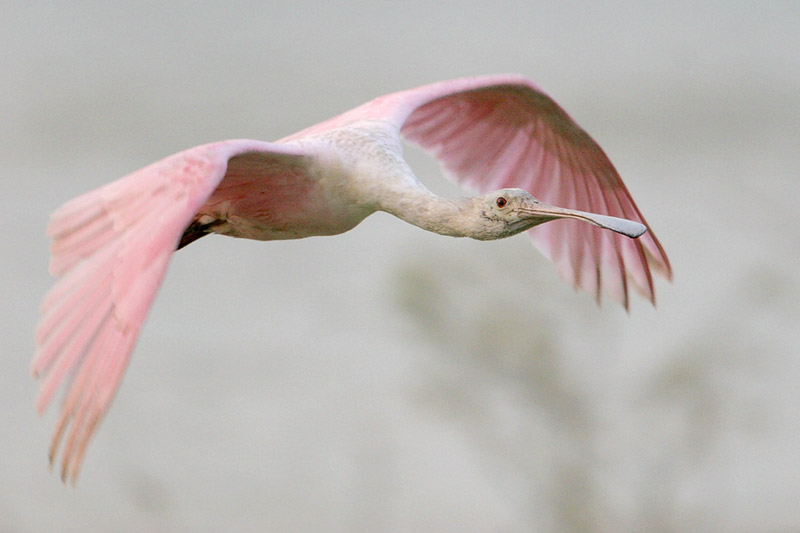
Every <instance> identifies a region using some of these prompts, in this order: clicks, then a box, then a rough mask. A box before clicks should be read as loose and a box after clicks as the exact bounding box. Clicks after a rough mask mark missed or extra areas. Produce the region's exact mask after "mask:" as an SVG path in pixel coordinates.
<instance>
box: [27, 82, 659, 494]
mask: <svg viewBox="0 0 800 533" xmlns="http://www.w3.org/2000/svg"><path fill="white" fill-rule="evenodd" d="M401 138H405V139H406V140H408V141H411V142H414V143H417V144H419V145H421V146H422V147H423V148H425V149H427V150H428V151H429V152H431V153H432V154H433V155H434V156H435V157H437V158H438V159H439V160H440V161H441V162H442V163H443V165H444V167H445V169H446V170H447V171H448V172H449V173H450V174H451V175H452V176H453V177H455V179H457V180H459V181H460V182H462V183H465V184H466V185H471V186H473V187H474V188H477V189H478V190H480V191H482V192H484V193H485V194H484V195H483V196H478V197H472V198H458V199H447V198H442V197H439V196H437V195H435V194H433V193H432V192H430V191H429V190H428V189H427V188H425V187H424V185H422V183H421V182H420V181H419V180H418V179H417V177H416V176H415V175H414V173H413V171H412V170H411V169H410V168H409V166H408V165H407V163H406V162H405V160H404V158H403V152H402V144H401ZM551 204H553V205H551ZM376 211H385V212H388V213H391V214H393V215H395V216H397V217H399V218H401V219H403V220H405V221H406V222H409V223H411V224H414V225H416V226H419V227H421V228H423V229H425V230H428V231H433V232H436V233H439V234H442V235H449V236H457V237H470V238H474V239H479V240H490V239H498V238H504V237H508V236H510V235H515V234H517V233H521V232H523V231H529V234H530V235H531V238H532V239H533V241H534V243H535V244H536V245H537V246H538V247H539V248H540V249H541V250H542V251H543V252H544V253H545V254H546V255H547V256H548V257H550V258H551V259H552V260H553V261H554V262H555V264H556V266H557V268H558V269H559V272H560V273H561V275H562V276H563V277H565V278H566V279H567V280H569V281H571V282H572V283H573V285H575V286H576V287H580V288H582V289H584V290H587V291H589V292H590V293H592V294H594V295H595V296H596V297H597V298H598V300H599V298H600V295H601V294H602V292H603V291H604V290H605V292H607V293H609V294H610V295H611V296H612V297H614V298H615V299H617V300H619V301H620V302H621V303H622V304H623V305H625V307H627V306H628V287H629V285H632V286H633V287H635V288H636V289H637V290H638V291H639V292H641V293H642V294H643V295H644V296H646V297H647V298H648V299H650V300H651V301H654V290H653V281H652V272H656V273H660V274H662V275H665V276H666V277H669V276H670V275H671V270H670V266H669V261H668V260H667V257H666V254H665V253H664V251H663V249H662V247H661V245H660V244H659V242H658V240H657V239H656V238H655V236H654V235H653V233H652V232H650V231H648V232H646V230H647V226H646V222H645V220H644V218H643V217H642V216H641V214H640V213H639V210H638V209H637V208H636V206H635V204H634V203H633V200H632V198H631V197H630V194H629V193H628V191H627V189H626V188H625V186H624V184H623V183H622V180H621V179H620V178H619V175H618V174H617V172H616V170H615V169H614V167H613V165H612V164H611V162H610V161H609V160H608V158H607V156H606V155H605V153H603V151H602V149H601V148H600V147H599V146H598V145H597V143H595V142H594V141H593V140H592V139H591V137H589V135H588V134H587V133H586V132H584V131H583V130H582V129H581V128H580V127H579V126H578V125H577V124H576V123H575V122H574V121H573V120H572V119H571V118H570V117H569V116H568V115H567V114H566V112H564V111H563V110H562V109H561V108H560V107H559V106H558V104H556V103H555V101H553V100H552V99H551V98H550V97H549V96H547V95H546V94H545V93H544V92H543V91H542V90H541V89H539V88H538V87H537V86H535V85H534V84H533V83H531V82H530V81H528V80H526V79H525V78H522V77H519V76H484V77H479V78H466V79H460V80H452V81H447V82H440V83H435V84H431V85H427V86H423V87H419V88H416V89H410V90H408V91H401V92H398V93H393V94H390V95H386V96H382V97H379V98H376V99H375V100H372V101H370V102H367V103H366V104H364V105H362V106H360V107H357V108H355V109H353V110H351V111H348V112H346V113H344V114H342V115H339V116H337V117H334V118H332V119H330V120H328V121H325V122H322V123H320V124H318V125H316V126H312V127H310V128H307V129H305V130H302V131H300V132H298V133H296V134H293V135H291V136H289V137H286V138H284V139H281V140H279V141H277V142H275V143H268V142H262V141H254V140H247V139H238V140H230V141H222V142H216V143H211V144H206V145H202V146H197V147H194V148H190V149H188V150H185V151H183V152H179V153H177V154H174V155H172V156H169V157H167V158H165V159H163V160H161V161H158V162H156V163H153V164H152V165H149V166H147V167H144V168H142V169H140V170H138V171H136V172H133V173H132V174H129V175H128V176H125V177H123V178H121V179H119V180H117V181H115V182H112V183H110V184H108V185H106V186H104V187H101V188H99V189H96V190H94V191H91V192H88V193H86V194H84V195H82V196H79V197H78V198H75V199H74V200H71V201H69V202H67V203H66V204H64V205H63V206H62V207H61V208H59V209H58V210H57V211H56V212H54V213H53V215H52V217H51V222H50V225H49V226H48V234H49V235H50V237H51V239H52V244H51V263H50V270H51V273H52V274H53V275H55V276H56V277H57V278H58V280H57V282H56V284H55V285H54V287H53V288H52V289H51V290H50V292H49V293H48V294H47V296H46V297H45V299H44V302H43V304H42V315H43V316H42V320H41V322H40V324H39V326H38V328H37V331H36V343H37V353H36V356H35V358H34V362H33V365H32V370H33V374H34V376H37V377H39V378H41V379H42V384H41V389H40V394H39V398H38V401H37V408H38V409H39V411H40V412H41V411H42V410H43V409H44V408H45V406H46V405H47V404H48V403H49V401H50V400H51V399H52V396H53V395H54V393H55V391H56V389H57V388H58V386H59V385H60V384H61V383H62V382H63V381H65V379H66V380H67V383H68V389H67V392H66V395H65V401H64V404H63V406H62V410H61V416H60V419H59V422H58V424H57V428H56V432H55V435H54V437H53V441H52V444H51V450H50V458H51V461H52V460H53V459H54V457H55V454H56V452H57V449H58V447H59V444H60V443H61V440H62V437H63V436H64V434H65V432H67V429H68V428H69V432H68V434H67V438H66V443H65V445H64V449H63V462H62V477H64V478H65V479H66V478H68V477H70V478H72V479H73V480H74V479H75V477H76V476H77V474H78V471H79V469H80V465H81V463H82V460H83V455H84V453H85V450H86V445H87V444H88V441H89V439H90V438H91V436H92V434H93V433H94V430H95V429H96V427H97V424H98V423H99V421H100V419H101V418H102V416H103V415H104V414H105V412H106V410H107V409H108V407H109V405H110V402H111V400H112V398H113V396H114V394H115V392H116V390H117V388H118V385H119V382H120V380H121V378H122V374H123V372H124V369H125V366H126V364H127V361H128V359H129V356H130V354H131V351H132V350H133V346H134V343H135V341H136V338H137V336H138V333H139V330H140V328H141V326H142V323H143V322H144V319H145V317H146V315H147V312H148V310H149V308H150V306H151V304H152V301H153V298H154V297H155V293H156V291H157V289H158V286H159V285H160V283H161V280H162V279H163V276H164V273H165V270H166V267H167V264H168V262H169V259H170V257H171V256H172V254H173V252H174V251H175V250H176V249H180V248H182V247H184V246H186V245H188V244H190V243H192V242H194V241H195V240H197V239H199V238H201V237H203V236H204V235H207V234H210V233H217V234H222V235H228V236H233V237H240V238H248V239H257V240H275V239H296V238H302V237H309V236H314V235H335V234H338V233H342V232H345V231H348V230H350V229H352V228H353V227H355V226H356V225H357V224H359V223H360V222H361V221H362V220H364V219H365V218H366V217H367V216H369V215H370V214H371V213H374V212H376ZM555 219H567V220H564V221H561V222H558V223H555V224H544V223H545V222H549V221H552V220H555ZM586 222H589V223H590V224H586ZM604 230H611V232H609V231H604ZM67 378H68V379H67Z"/></svg>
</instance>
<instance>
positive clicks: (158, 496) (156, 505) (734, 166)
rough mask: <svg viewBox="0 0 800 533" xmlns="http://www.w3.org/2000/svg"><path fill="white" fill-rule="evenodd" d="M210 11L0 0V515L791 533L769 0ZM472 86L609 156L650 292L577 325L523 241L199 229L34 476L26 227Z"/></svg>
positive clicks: (41, 422) (790, 370) (798, 468)
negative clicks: (664, 261)
mask: <svg viewBox="0 0 800 533" xmlns="http://www.w3.org/2000/svg"><path fill="white" fill-rule="evenodd" d="M221 4H223V3H219V5H218V4H214V3H210V2H169V3H168V7H164V6H163V5H162V3H155V2H153V3H149V2H137V3H131V4H130V5H128V6H126V5H125V4H122V3H113V4H112V3H99V2H98V3H89V2H16V3H15V4H11V3H4V4H3V8H2V16H0V49H1V50H2V52H0V72H2V75H0V86H1V87H2V98H0V118H1V120H0V193H1V194H2V196H1V197H2V198H3V199H4V201H5V208H4V209H3V211H4V214H3V220H2V224H3V232H2V241H0V242H1V244H0V245H1V246H2V255H1V256H0V277H1V279H2V289H3V292H2V298H0V306H1V308H2V317H3V321H2V329H1V330H0V331H2V340H3V356H2V358H0V439H1V440H0V445H2V454H0V530H2V531H56V530H58V531H91V530H98V531H100V530H116V531H214V530H217V531H219V530H223V528H226V529H227V530H238V531H248V530H252V531H258V530H277V531H280V530H287V531H288V530H293V531H298V530H299V531H302V530H326V531H337V530H339V531H350V530H373V531H409V530H417V531H425V530H428V531H433V530H437V531H458V530H472V531H497V530H504V531H529V530H532V529H535V530H539V531H548V530H550V531H555V530H559V531H564V530H569V529H575V530H588V531H591V530H596V531H609V530H615V531H626V530H627V531H632V530H644V529H652V528H661V529H667V530H669V529H682V530H689V529H698V528H700V529H705V530H709V529H713V530H725V531H755V530H760V531H765V530H787V529H795V528H800V505H798V502H799V501H800V453H798V450H800V387H798V383H800V349H799V347H800V334H799V333H798V329H800V326H799V325H800V312H799V311H800V277H799V276H798V258H800V232H799V231H798V228H797V224H798V221H799V220H800V217H798V215H797V212H798V208H797V205H798V201H799V200H800V186H799V185H798V183H799V181H798V177H799V176H798V174H799V171H800V158H799V157H798V151H799V149H800V125H799V124H798V123H799V122H800V120H799V119H800V105H799V104H800V98H799V97H798V94H797V90H798V86H799V85H800V37H798V36H799V35H800V34H799V33H798V31H797V28H798V26H799V25H800V4H797V3H795V2H758V3H755V2H708V3H703V4H702V5H697V3H695V2H664V3H663V5H657V4H653V3H648V4H646V5H645V4H644V3H641V4H640V3H613V4H610V5H608V6H605V7H599V6H597V5H596V4H595V3H594V2H586V3H578V4H566V3H561V2H530V1H525V2H507V3H503V2H498V1H496V0H492V1H487V2H463V1H461V2H438V3H435V4H434V3H432V2H414V1H409V2H402V3H401V2H397V3H395V4H391V5H390V4H388V3H386V4H384V3H381V2H324V3H323V2H320V3H316V2H306V1H295V2H281V3H275V2H252V3H239V4H236V5H235V6H230V5H229V6H225V7H223V6H222V5H221ZM553 4H558V5H557V6H556V5H553ZM112 5H113V7H110V6H112ZM434 6H435V7H434ZM496 72H518V73H522V74H525V75H528V76H530V77H531V78H532V79H534V80H535V81H536V82H538V83H540V84H541V85H542V86H543V87H545V88H546V89H547V90H548V91H549V92H550V93H551V94H552V95H554V96H555V97H556V99H558V100H559V101H560V102H561V103H562V104H563V105H564V106H565V107H566V108H567V109H568V110H569V111H570V113H572V115H573V116H574V117H576V119H577V120H578V121H579V122H580V123H581V124H582V125H583V126H584V127H585V128H586V129H587V130H588V131H589V132H590V133H591V134H592V135H593V136H594V137H595V138H596V139H597V140H598V141H599V142H600V143H601V144H602V145H603V147H604V148H605V149H606V150H607V152H608V153H609V155H610V156H611V158H612V160H613V161H614V162H615V163H616V165H617V167H618V168H619V170H620V172H621V174H622V175H623V177H624V178H625V180H626V182H627V184H628V186H629V188H630V190H631V191H632V193H633V194H634V196H635V198H636V199H637V202H638V204H639V206H640V207H641V209H642V210H643V211H644V213H645V214H646V216H647V218H648V220H649V221H650V222H651V224H652V225H653V226H654V227H655V229H656V232H657V234H658V235H659V237H660V238H661V240H662V242H663V243H664V245H665V247H666V249H667V251H668V253H669V254H670V257H671V259H672V261H673V265H674V268H675V281H674V283H673V284H671V285H670V284H668V283H665V282H663V281H659V282H658V284H657V291H658V298H659V301H658V307H657V308H656V309H653V308H651V307H650V306H649V305H648V304H647V303H646V302H644V301H642V300H641V299H638V300H637V301H635V302H634V305H633V309H632V311H631V313H630V315H627V314H626V313H625V312H624V310H622V309H620V308H617V307H615V306H613V305H611V304H610V303H609V304H607V305H604V306H603V307H601V308H600V309H598V308H597V307H596V306H595V305H594V303H593V302H592V300H591V298H590V297H588V296H587V295H584V294H576V293H574V292H573V291H572V290H571V289H570V288H569V287H568V286H567V285H565V284H564V283H562V282H561V281H560V280H559V279H558V277H557V276H556V274H555V272H554V269H553V268H552V267H551V266H550V265H549V264H548V263H547V262H546V261H545V260H544V259H543V258H542V257H541V256H540V255H539V254H538V253H537V252H536V251H535V250H534V249H532V247H531V246H530V245H529V243H528V242H527V239H525V238H524V237H517V238H513V239H509V240H506V241H501V242H493V243H479V242H469V241H466V240H456V239H447V238H444V237H440V236H437V235H431V234H426V233H425V232H423V231H421V230H419V229H417V228H414V227H412V226H409V225H406V224H404V223H402V222H400V221H399V220H397V219H394V218H392V217H391V216H388V215H385V214H378V215H375V216H373V217H370V218H369V219H367V220H366V221H365V222H364V223H362V224H361V225H360V226H359V227H357V228H356V229H355V230H353V231H351V232H350V233H348V234H345V235H342V236H338V237H333V238H312V239H306V240H300V241H294V242H276V243H258V242H247V241H240V240H234V239H224V238H221V237H210V238H207V239H204V240H202V241H200V242H198V243H197V244H194V245H192V246H191V247H189V248H187V249H186V250H184V251H182V252H181V253H179V254H177V255H176V256H175V258H174V261H173V262H172V265H171V268H170V271H169V273H168V276H167V278H166V280H165V283H164V286H163V289H162V290H161V292H160V294H159V296H158V298H157V300H156V304H155V307H154V308H153V310H152V313H151V315H150V318H149V320H148V323H147V326H146V327H145V329H144V332H143V335H142V337H141V339H140V342H139V344H138V346H137V349H136V351H135V356H134V357H133V359H132V363H131V365H130V367H129V370H128V372H127V375H126V378H125V380H124V381H123V386H122V388H121V391H120V394H119V395H118V397H117V399H116V401H115V403H114V405H113V408H112V409H111V411H110V413H109V415H108V416H107V418H106V420H105V422H104V423H103V425H102V427H101V430H100V432H99V433H98V435H97V437H96V438H95V439H94V441H93V442H92V445H91V447H90V450H89V454H88V456H87V460H86V464H85V467H84V470H83V473H82V476H81V478H80V479H79V482H78V485H77V487H76V488H75V489H73V488H70V487H64V486H62V484H61V482H60V481H59V479H58V476H57V475H56V473H50V472H49V471H48V468H47V460H46V450H47V445H48V441H49V436H50V432H51V431H52V428H53V423H54V418H55V416H54V411H55V410H54V409H52V408H51V410H50V411H49V412H48V414H47V416H46V417H44V419H40V418H39V417H37V416H36V414H35V413H34V410H33V400H34V396H35V384H34V383H33V381H32V380H31V379H30V377H29V371H28V366H29V362H30V357H31V354H32V350H33V341H32V330H33V328H34V325H35V323H36V322H37V319H38V305H39V302H40V300H41V297H42V295H43V294H44V292H45V291H46V290H47V288H48V287H49V286H50V283H51V280H50V278H49V276H48V274H47V256H48V252H47V245H48V243H47V240H46V239H45V237H44V227H45V225H46V222H47V216H48V213H49V212H51V211H52V210H53V209H54V208H56V207H57V206H58V205H60V204H61V203H62V202H64V201H66V200H67V199H69V198H71V197H73V196H75V195H77V194H79V193H81V192H84V191H86V190H89V189H91V188H94V187H96V186H99V185H101V184H103V183H105V182H108V181H110V180H112V179H114V178H116V177H119V176H122V175H124V174H126V173H128V172H130V171H132V170H134V169H137V168H139V167H141V166H144V165H145V164H147V163H149V162H151V161H154V160H156V159H158V158H160V157H163V156H165V155H168V154H170V153H172V152H175V151H178V150H180V149H183V148H187V147H190V146H193V145H196V144H200V143H204V142H209V141H213V140H219V139H225V138H232V137H252V138H258V139H265V140H271V139H277V138H279V137H282V136H284V135H286V134H289V133H291V132H293V131H296V130H297V129H300V128H301V127H304V126H307V125H309V124H312V123H314V122H317V121H320V120H323V119H325V118H328V117H329V116H332V115H334V114H337V113H339V112H341V111H344V110H346V109H348V108H350V107H353V106H355V105H357V104H359V103H361V102H363V101H365V100H367V99H369V98H372V97H374V96H377V95H380V94H383V93H387V92H392V91H395V90H399V89H404V88H407V87H412V86H416V85H420V84H423V83H428V82H431V81H436V80H441V79H447V78H452V77H458V76H468V75H477V74H486V73H496ZM408 157H409V159H410V160H411V162H412V165H413V166H414V167H415V168H416V169H417V171H418V173H419V175H420V177H421V178H422V179H423V181H425V183H426V184H428V185H429V186H430V187H431V188H432V189H433V190H435V191H437V192H439V193H442V194H448V195H459V194H462V192H461V191H460V190H458V189H457V188H456V187H455V186H453V185H452V184H450V183H448V182H447V181H446V180H444V179H443V178H442V177H441V175H440V173H439V171H438V168H437V167H436V165H435V164H434V163H433V162H432V161H430V160H429V159H427V158H426V157H425V156H424V155H422V154H421V153H420V152H418V151H417V150H409V152H408Z"/></svg>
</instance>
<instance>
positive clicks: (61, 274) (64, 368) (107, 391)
mask: <svg viewBox="0 0 800 533" xmlns="http://www.w3.org/2000/svg"><path fill="white" fill-rule="evenodd" d="M247 154H256V159H259V158H262V159H263V157H264V154H280V156H281V157H280V158H278V159H280V160H281V161H283V160H284V159H283V158H284V156H289V157H288V159H292V158H295V157H296V158H305V157H306V155H305V154H303V153H301V151H300V150H299V149H297V148H294V147H291V146H285V145H275V144H270V143H263V142H259V141H249V140H233V141H223V142H219V143H213V144H208V145H203V146H198V147H195V148H192V149H189V150H186V151H184V152H180V153H178V154H174V155H172V156H169V157H167V158H165V159H163V160H161V161H159V162H157V163H154V164H152V165H150V166H147V167H145V168H143V169H141V170H138V171H136V172H134V173H132V174H129V175H128V176H125V177H124V178H121V179H119V180H117V181H115V182H112V183H110V184H108V185H106V186H104V187H101V188H99V189H96V190H94V191H91V192H88V193H86V194H84V195H82V196H79V197H77V198H75V199H73V200H70V201H69V202H67V203H65V204H64V205H63V206H62V207H61V208H59V209H58V210H56V211H55V212H54V213H53V215H52V216H51V220H50V224H49V226H48V229H47V233H48V235H49V236H50V237H51V239H52V242H51V262H50V270H51V273H52V274H53V275H54V276H55V277H56V278H57V280H56V283H55V285H54V286H53V287H52V288H51V289H50V291H49V292H48V293H47V295H46V296H45V298H44V301H43V303H42V319H41V322H40V323H39V326H38V327H37V329H36V344H37V351H36V355H35V357H34V360H33V363H32V372H33V375H34V376H36V377H38V378H40V379H41V383H40V390H39V396H38V398H37V403H36V407H37V409H38V410H39V412H42V411H43V410H44V409H45V408H46V406H47V405H48V404H49V402H50V401H51V400H52V398H53V396H54V395H55V393H56V391H57V389H58V388H59V387H60V386H61V385H62V384H66V394H65V398H64V403H63V404H62V407H61V413H60V415H59V420H58V423H57V426H56V430H55V432H54V435H53V439H52V441H51V447H50V459H51V462H52V461H53V460H54V459H55V455H56V453H57V452H58V449H59V446H60V444H61V442H62V439H63V438H64V437H65V436H66V441H65V442H64V445H63V449H62V468H61V473H62V477H63V478H64V479H65V480H66V479H68V478H69V479H72V480H73V481H74V480H75V479H76V477H77V475H78V472H79V470H80V466H81V462H82V460H83V456H84V454H85V452H86V447H87V444H88V442H89V440H90V439H91V436H92V434H93V432H94V430H95V428H96V427H97V424H98V423H99V422H100V420H101V419H102V417H103V415H104V413H105V412H106V410H107V409H108V407H109V405H110V403H111V401H112V399H113V397H114V394H115V392H116V390H117V388H118V386H119V382H120V380H121V379H122V375H123V373H124V370H125V367H126V365H127V362H128V359H129V357H130V354H131V351H132V350H133V346H134V344H135V342H136V339H137V337H138V335H139V331H140V330H141V327H142V324H143V323H144V320H145V318H146V316H147V313H148V311H149V309H150V307H151V305H152V302H153V299H154V297H155V294H156V292H157V290H158V287H159V286H160V284H161V281H162V279H163V278H164V274H165V272H166V269H167V265H168V263H169V260H170V258H171V256H172V253H173V252H174V251H175V249H176V246H177V244H178V242H179V241H180V238H181V235H182V234H183V231H184V230H185V228H186V227H187V226H188V225H189V224H190V222H191V221H192V219H193V217H194V216H195V214H196V213H197V211H198V209H199V208H200V206H201V205H202V204H203V203H204V202H205V201H206V200H207V199H208V197H209V196H210V195H211V194H212V193H213V192H214V190H215V189H216V188H217V186H218V185H219V184H220V182H221V181H222V180H223V179H224V178H225V176H226V171H227V168H228V161H229V160H230V158H232V157H234V156H240V159H241V158H242V157H245V158H246V156H247ZM259 168H262V169H263V168H267V167H263V166H259V165H254V166H253V167H252V170H251V172H256V170H255V169H259ZM268 168H269V169H270V170H269V172H273V173H280V163H277V164H275V165H272V166H270V167H268ZM239 170H240V171H241V169H239ZM292 171H293V172H295V173H296V172H297V166H296V165H295V166H293V169H292ZM239 177H241V174H240V175H239ZM251 177H253V178H259V179H263V178H264V177H265V176H263V175H256V176H251Z"/></svg>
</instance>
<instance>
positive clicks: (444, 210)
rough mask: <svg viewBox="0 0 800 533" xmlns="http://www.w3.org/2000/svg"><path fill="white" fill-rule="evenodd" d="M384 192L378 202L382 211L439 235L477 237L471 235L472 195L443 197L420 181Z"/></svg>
mask: <svg viewBox="0 0 800 533" xmlns="http://www.w3.org/2000/svg"><path fill="white" fill-rule="evenodd" d="M384 192H385V194H382V195H381V196H382V198H381V201H380V202H379V204H380V207H379V208H380V210H381V211H386V212H387V213H391V214H392V215H394V216H396V217H398V218H400V219H402V220H405V221H406V222H408V223H409V224H414V225H415V226H417V227H419V228H422V229H424V230H427V231H431V232H433V233H438V234H439V235H447V236H451V237H473V238H477V237H476V236H475V235H473V234H474V233H475V231H474V228H473V227H472V225H473V224H472V222H473V219H474V216H471V214H472V213H473V212H474V202H473V199H472V198H458V199H448V198H442V197H441V196H438V195H436V194H434V193H432V192H431V191H429V190H428V189H426V188H425V187H423V186H422V185H421V184H420V183H419V182H415V183H405V184H402V185H401V186H398V187H395V188H392V189H390V190H388V191H384Z"/></svg>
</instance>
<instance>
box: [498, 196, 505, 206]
mask: <svg viewBox="0 0 800 533" xmlns="http://www.w3.org/2000/svg"><path fill="white" fill-rule="evenodd" d="M507 203H508V200H506V199H505V198H503V197H502V196H498V197H497V207H500V208H503V207H505V206H506V204H507Z"/></svg>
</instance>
